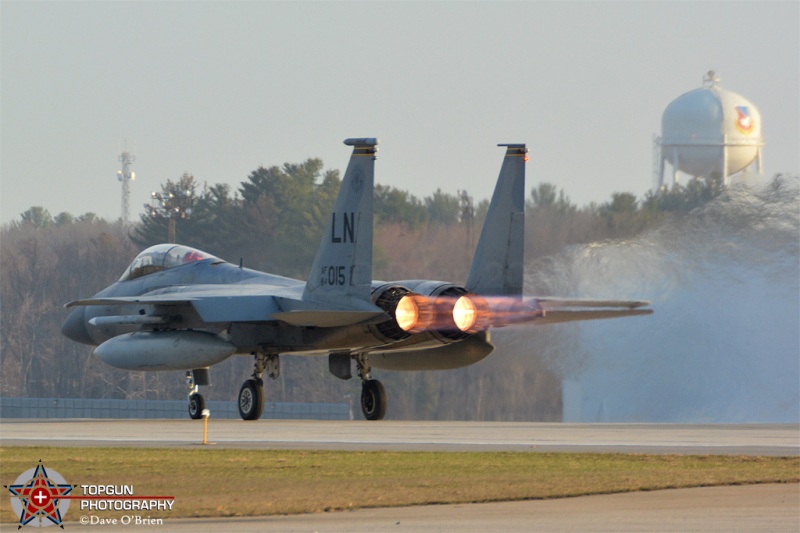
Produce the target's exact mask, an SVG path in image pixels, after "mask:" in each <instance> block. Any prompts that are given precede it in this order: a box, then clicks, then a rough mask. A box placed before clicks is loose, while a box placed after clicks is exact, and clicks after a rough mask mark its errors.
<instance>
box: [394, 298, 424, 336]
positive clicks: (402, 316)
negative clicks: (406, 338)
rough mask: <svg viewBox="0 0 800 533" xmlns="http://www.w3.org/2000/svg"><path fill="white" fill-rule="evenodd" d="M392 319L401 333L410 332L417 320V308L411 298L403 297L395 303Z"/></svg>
mask: <svg viewBox="0 0 800 533" xmlns="http://www.w3.org/2000/svg"><path fill="white" fill-rule="evenodd" d="M394 319H395V321H397V325H398V326H400V329H402V330H403V331H411V330H412V329H413V328H414V326H416V325H417V322H418V320H419V307H418V306H417V303H416V302H415V301H414V298H413V297H412V296H408V295H406V296H403V297H402V298H400V301H399V302H397V307H396V308H395V310H394Z"/></svg>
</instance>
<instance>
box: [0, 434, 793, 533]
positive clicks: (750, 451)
mask: <svg viewBox="0 0 800 533" xmlns="http://www.w3.org/2000/svg"><path fill="white" fill-rule="evenodd" d="M202 437H203V423H202V421H192V420H16V419H4V420H0V444H1V445H3V446H34V445H40V446H43V445H46V446H64V447H92V446H134V447H176V448H192V447H197V446H201V445H202V444H201V442H202ZM208 440H209V442H213V443H215V444H214V446H215V447H217V448H247V449H257V448H261V449H276V448H278V449H280V448H299V449H333V450H409V451H415V450H432V451H523V452H532V453H536V452H608V453H611V452H615V453H616V452H619V453H669V454H736V455H773V456H798V455H800V426H798V425H668V424H542V423H524V422H513V423H512V422H410V421H381V422H366V421H344V422H343V421H297V420H260V421H255V422H245V421H241V420H214V419H213V418H212V419H210V420H209V427H208ZM158 516H159V517H161V518H163V520H164V522H163V523H162V524H159V525H149V526H148V525H130V526H128V527H135V530H136V531H141V532H145V531H159V532H167V531H170V532H171V531H175V532H200V531H214V532H234V531H235V532H256V531H259V532H260V531H264V532H271V531H273V532H312V531H315V532H320V533H322V532H331V533H336V532H354V533H358V532H375V531H396V532H398V533H400V532H407V533H418V532H427V531H440V532H442V531H453V532H456V531H457V532H493V531H498V532H500V531H502V532H538V531H576V532H577V531H580V532H587V533H592V532H609V531H614V532H639V531H654V532H668V531H669V532H672V531H704V532H708V531H726V532H727V531H795V532H796V531H800V485H797V484H788V485H752V486H739V487H707V488H698V489H680V490H665V491H653V492H638V493H629V494H614V495H600V496H587V497H579V498H565V499H559V500H534V501H524V502H501V503H487V504H460V505H435V506H419V507H396V508H382V509H361V510H357V511H351V512H339V513H320V514H310V515H296V516H271V517H256V518H221V519H217V518H203V519H175V520H170V519H169V518H168V516H164V515H163V514H160V513H159V514H158ZM80 518H81V517H80V515H76V514H75V513H74V512H73V511H71V510H70V511H69V517H68V519H69V520H70V521H71V522H70V523H68V524H67V525H66V528H68V529H69V530H70V531H74V532H89V531H92V532H98V533H99V532H101V531H112V530H115V529H116V528H115V526H109V525H81V524H80V523H79V522H73V521H75V520H79V519H80ZM7 525H8V524H4V527H5V526H7ZM116 527H117V528H118V527H119V526H116Z"/></svg>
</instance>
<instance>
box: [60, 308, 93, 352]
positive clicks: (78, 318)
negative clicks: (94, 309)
mask: <svg viewBox="0 0 800 533" xmlns="http://www.w3.org/2000/svg"><path fill="white" fill-rule="evenodd" d="M85 309H86V308H85V307H79V308H77V309H74V310H73V311H72V312H71V313H70V314H69V315H68V316H67V319H66V320H65V321H64V324H62V326H61V333H62V334H63V335H64V336H65V337H67V338H68V339H71V340H73V341H75V342H80V343H82V344H94V343H95V342H94V341H93V340H92V338H91V337H90V336H89V332H88V331H87V330H86V320H84V310H85Z"/></svg>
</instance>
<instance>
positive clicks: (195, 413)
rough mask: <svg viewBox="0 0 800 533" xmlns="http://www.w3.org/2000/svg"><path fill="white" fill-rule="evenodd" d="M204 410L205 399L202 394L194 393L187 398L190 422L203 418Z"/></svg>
mask: <svg viewBox="0 0 800 533" xmlns="http://www.w3.org/2000/svg"><path fill="white" fill-rule="evenodd" d="M205 408H206V399H205V398H203V395H202V394H198V393H196V392H195V393H194V394H192V395H191V396H189V416H190V417H191V418H192V420H200V419H201V418H203V409H205Z"/></svg>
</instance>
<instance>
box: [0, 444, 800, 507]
mask: <svg viewBox="0 0 800 533" xmlns="http://www.w3.org/2000/svg"><path fill="white" fill-rule="evenodd" d="M40 459H41V460H42V462H43V464H44V466H45V467H46V468H48V469H52V470H55V471H57V472H58V473H59V474H61V475H62V476H64V478H65V479H66V480H67V482H68V483H70V484H74V485H83V484H96V485H133V487H134V494H135V495H162V496H167V495H168V496H174V497H175V503H174V506H173V510H172V511H171V512H168V513H164V514H162V515H161V516H164V517H166V516H169V517H170V518H178V517H197V516H257V515H270V514H292V513H304V512H321V511H332V510H343V509H354V508H359V507H382V506H397V505H424V504H432V503H465V502H488V501H501V500H522V499H538V498H560V497H567V496H579V495H586V494H600V493H612V492H627V491H641V490H657V489H666V488H677V487H698V486H711V485H731V484H750V483H797V482H800V458H798V457H749V456H748V457H744V456H717V455H714V456H682V455H681V456H678V455H623V454H584V453H582V454H571V453H542V454H539V453H470V452H459V453H447V452H339V451H301V450H231V449H213V448H198V449H173V448H147V449H141V448H54V447H2V448H0V475H1V476H2V483H3V485H9V484H11V483H13V482H14V481H15V479H16V478H17V476H19V475H20V474H21V473H23V472H24V471H26V470H28V469H30V468H33V467H35V466H36V464H37V463H38V461H39V460H40ZM80 494H82V492H81V489H80V488H77V489H76V490H75V491H74V492H73V495H80ZM8 497H9V498H10V494H9V495H8ZM73 504H74V505H76V507H75V508H76V509H77V508H78V507H77V506H78V505H79V504H78V503H77V502H73ZM72 514H73V511H70V515H72ZM97 514H99V515H102V516H103V517H113V516H119V515H121V514H125V513H123V512H117V513H114V512H108V511H103V512H98V513H97ZM148 514H150V515H152V516H153V517H156V516H158V513H156V512H151V513H148ZM76 516H77V515H76ZM73 518H75V517H73ZM17 520H18V517H15V516H14V515H13V513H12V509H11V505H10V504H9V503H8V501H6V502H5V503H3V504H2V506H0V522H16V521H17Z"/></svg>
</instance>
